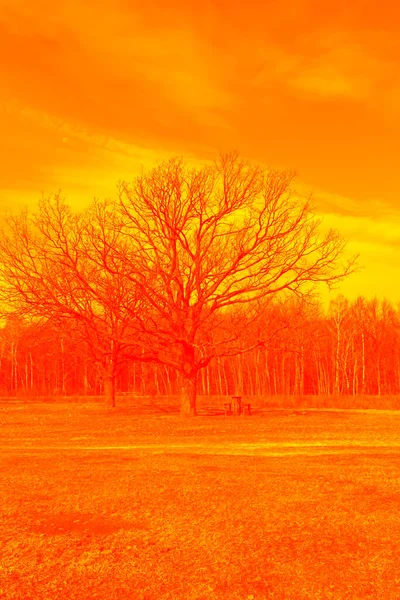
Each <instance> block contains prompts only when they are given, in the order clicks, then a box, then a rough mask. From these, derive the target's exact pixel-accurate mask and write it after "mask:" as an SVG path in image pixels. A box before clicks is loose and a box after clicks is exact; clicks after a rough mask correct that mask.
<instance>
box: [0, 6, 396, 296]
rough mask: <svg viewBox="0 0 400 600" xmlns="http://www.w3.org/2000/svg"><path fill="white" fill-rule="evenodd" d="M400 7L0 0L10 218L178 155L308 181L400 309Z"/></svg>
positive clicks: (350, 285)
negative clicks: (289, 172)
mask: <svg viewBox="0 0 400 600" xmlns="http://www.w3.org/2000/svg"><path fill="white" fill-rule="evenodd" d="M399 30H400V4H399V3H394V2H393V3H386V2H385V1H380V2H379V3H378V2H376V0H371V1H370V2H368V3H367V2H365V1H363V2H361V1H359V0H352V1H351V2H349V1H348V0H346V1H344V2H341V1H338V0H335V1H334V2H332V1H331V0H324V2H320V1H319V0H316V1H315V2H313V1H308V2H305V1H301V0H299V1H296V2H294V1H291V0H286V2H279V1H275V2H273V1H269V2H268V1H266V2H260V1H259V0H248V1H247V2H246V3H245V2H243V1H242V0H240V1H236V0H229V1H228V0H218V1H209V0H203V1H202V2H196V3H194V2H193V3H191V2H187V1H185V0H175V1H172V2H169V1H163V2H140V3H139V2H136V1H135V0H133V1H132V0H76V1H75V0H65V1H64V2H54V1H52V2H49V1H47V0H36V1H35V2H32V0H0V55H1V57H2V59H1V61H0V131H1V137H0V211H1V212H3V213H4V212H5V211H7V210H9V209H10V208H11V209H15V208H19V207H20V206H24V205H28V206H32V207H34V206H35V204H36V202H37V201H38V200H39V198H40V197H41V196H42V195H50V194H53V193H55V192H57V191H58V190H61V191H62V194H63V196H64V197H66V199H67V200H68V201H69V203H70V204H71V205H72V206H74V207H75V208H80V207H84V206H85V205H87V204H89V202H90V201H91V200H92V199H93V198H94V197H97V198H106V197H110V196H113V195H115V193H116V186H117V182H118V181H119V180H121V179H124V180H125V179H128V180H130V179H133V178H134V176H135V175H136V174H137V173H138V172H139V169H140V168H141V167H142V166H144V167H145V168H146V169H148V168H151V167H152V166H154V165H155V164H156V163H157V161H159V160H161V159H163V158H168V157H170V156H173V155H182V156H184V157H185V158H186V159H187V160H188V161H189V162H193V163H194V164H198V163H202V162H204V161H211V160H214V159H215V158H216V157H217V155H218V154H219V153H220V152H221V151H222V152H225V151H231V150H238V151H239V152H240V153H241V155H242V156H243V157H244V158H246V159H249V160H251V161H252V162H256V163H260V164H262V165H265V166H271V167H274V168H282V169H286V168H289V169H294V170H295V171H296V172H297V179H296V182H295V188H296V189H297V190H298V193H299V194H300V195H307V194H309V193H312V197H313V203H314V206H315V211H316V213H317V214H318V215H319V216H322V217H323V219H324V221H323V223H324V225H323V227H324V228H327V227H335V228H336V229H338V230H339V232H340V233H341V234H342V235H343V236H344V237H346V239H348V240H349V242H348V246H347V248H348V253H349V254H354V253H359V254H360V258H359V264H360V266H361V270H360V272H358V273H356V274H354V275H352V276H351V277H350V278H348V279H347V280H346V281H345V282H344V283H343V284H341V286H340V288H339V289H338V292H340V293H343V294H344V295H346V296H347V297H349V298H351V299H353V298H356V297H357V296H359V295H363V296H366V297H368V298H372V297H374V296H378V297H381V298H383V297H386V298H388V299H390V300H391V301H393V302H396V303H397V302H400V277H399V265H400V195H399V194H400V168H399V166H398V162H399V148H398V146H399V140H400V66H399V65H400V35H399V34H400V31H399Z"/></svg>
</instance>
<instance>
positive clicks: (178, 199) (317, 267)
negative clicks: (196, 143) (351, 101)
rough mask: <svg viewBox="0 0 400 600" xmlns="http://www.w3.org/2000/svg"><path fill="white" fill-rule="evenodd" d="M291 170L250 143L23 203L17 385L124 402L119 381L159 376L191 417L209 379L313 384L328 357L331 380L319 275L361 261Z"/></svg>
mask: <svg viewBox="0 0 400 600" xmlns="http://www.w3.org/2000/svg"><path fill="white" fill-rule="evenodd" d="M293 178H294V173H292V172H289V171H282V172H281V171H273V170H267V169H263V168H261V167H259V166H257V165H252V164H250V163H248V162H247V161H244V160H242V159H241V158H240V157H239V155H238V154H237V153H231V154H225V155H221V156H220V158H219V159H218V160H217V161H216V162H215V163H213V164H211V165H207V166H204V167H201V168H190V167H189V166H188V165H187V164H186V163H185V162H184V161H183V159H181V158H174V159H171V160H169V161H166V162H163V163H161V164H159V165H158V166H157V167H156V168H154V169H153V170H151V171H150V172H149V173H147V174H146V173H142V174H141V175H140V176H138V177H137V178H136V179H135V180H134V181H133V182H131V183H128V182H121V183H120V184H119V186H118V195H117V197H116V198H115V199H112V200H105V201H99V200H94V201H93V202H92V204H91V205H90V206H89V207H88V208H87V209H86V210H83V211H80V212H76V211H73V210H72V209H71V207H70V206H69V205H68V203H67V202H66V201H65V200H64V199H63V198H62V197H61V195H60V194H57V195H56V196H54V197H51V198H43V199H42V200H41V201H40V202H39V206H38V210H37V211H36V212H33V213H32V212H29V211H28V210H24V211H22V212H21V213H19V214H11V215H9V216H8V217H7V218H6V220H5V223H4V226H3V228H2V230H1V233H0V279H1V287H0V302H1V307H2V314H3V319H4V320H5V326H4V329H3V330H2V344H3V345H2V348H3V350H2V358H1V360H2V361H4V362H2V369H1V373H2V375H1V376H2V378H3V380H4V383H3V384H2V385H3V386H4V390H5V391H6V392H7V393H13V392H16V391H17V390H18V389H21V388H23V389H25V390H26V391H28V390H30V391H32V392H35V391H36V390H48V392H50V393H55V390H58V391H59V390H61V392H62V393H68V390H74V391H75V392H76V391H82V390H83V391H84V393H88V391H89V390H95V391H96V393H97V391H98V390H101V391H103V392H104V393H105V395H106V396H107V399H108V401H109V402H110V404H111V405H112V406H114V405H115V396H116V391H117V389H122V388H124V389H126V390H127V391H131V390H132V389H133V390H134V391H138V390H139V389H140V390H142V391H144V392H148V391H149V389H150V388H149V386H153V387H152V389H153V388H154V389H155V390H156V392H154V393H176V392H178V393H179V395H180V397H181V412H182V414H184V415H195V414H196V396H197V393H198V391H199V390H200V392H202V393H204V392H205V393H207V394H209V393H214V392H216V393H231V391H232V389H233V388H235V389H236V388H239V387H240V388H243V393H247V390H251V389H252V390H253V392H254V393H262V394H264V393H277V390H278V389H281V387H282V385H286V387H287V390H288V392H289V391H290V390H291V389H294V387H296V389H297V388H298V389H299V390H305V389H306V387H307V386H309V385H311V383H310V382H311V380H312V381H314V380H315V377H313V378H311V379H310V377H309V375H307V374H308V373H309V372H310V371H309V369H310V368H311V367H310V365H311V363H312V360H314V359H312V357H316V356H318V357H319V358H318V359H316V358H315V361H316V362H315V361H314V362H315V364H314V367H313V368H317V371H318V373H317V378H316V380H317V382H318V386H319V387H321V385H324V386H325V387H326V386H328V383H327V382H325V383H324V384H322V382H323V381H325V379H326V378H327V377H328V364H327V363H326V361H327V360H328V358H327V355H326V356H325V363H324V361H323V359H322V355H321V356H320V353H321V350H320V348H319V346H318V345H316V344H315V342H316V340H317V338H316V337H315V336H313V340H314V346H313V349H312V351H311V350H308V346H307V344H308V343H311V340H309V339H308V335H309V328H308V327H303V326H302V325H301V323H302V322H303V321H302V319H303V320H304V319H306V315H308V314H309V310H310V308H306V307H310V306H312V298H313V294H314V293H315V290H316V289H317V288H318V286H319V285H321V284H326V285H328V286H330V287H331V286H332V285H334V284H336V283H338V282H340V281H341V280H343V278H344V277H346V276H348V275H349V274H351V273H352V272H353V271H354V269H355V265H356V258H355V257H353V258H350V259H348V260H346V261H345V260H344V259H343V252H344V249H345V241H344V240H343V239H342V238H341V236H340V235H339V234H338V233H337V232H336V231H334V230H329V231H328V232H326V233H324V234H323V233H322V232H321V227H320V225H321V222H320V220H318V219H316V218H315V216H314V213H313V209H312V204H311V200H310V199H304V198H301V197H299V196H298V195H296V193H295V192H294V191H293V189H292V187H291V186H292V181H293ZM313 310H314V309H313ZM288 311H289V312H288ZM311 312H312V311H311ZM310 314H311V313H310ZM312 314H314V313H312ZM301 315H303V316H301ZM310 318H311V317H310ZM307 319H309V316H307ZM318 319H319V321H318ZM318 319H317V321H315V323H317V322H318V323H319V325H318V328H319V329H318V331H322V330H323V328H322V329H321V327H320V325H321V323H322V321H323V320H322V321H321V318H320V317H318ZM335 319H336V320H335ZM335 319H334V320H333V321H332V323H335V327H336V329H335V331H336V333H337V336H338V341H337V354H336V355H335V356H336V359H335V360H336V362H335V365H336V366H335V369H336V371H335V386H336V387H335V390H337V389H339V388H340V386H342V375H343V373H347V371H348V364H347V363H346V366H343V360H344V359H343V356H344V355H343V348H344V347H345V345H346V343H347V342H346V341H345V335H346V334H345V332H344V328H345V323H346V320H345V318H344V317H343V319H342V317H340V318H339V316H336V317H335ZM297 320H298V327H297V326H296V327H294V323H295V322H296V323H297ZM320 321H321V323H320ZM304 322H305V321H304ZM307 322H308V321H307ZM309 322H310V323H311V321H309ZM313 322H314V321H313ZM321 326H322V325H321ZM323 339H324V336H323V335H322V337H321V340H319V338H318V344H322V345H323V344H324V342H323ZM365 344H366V342H365V340H364V352H367V351H366V350H365V348H367V345H365ZM321 348H322V346H321ZM325 350H326V348H325ZM345 356H346V357H347V354H346V353H345ZM363 356H364V358H363V363H362V364H363V365H364V367H365V364H364V363H365V361H366V355H365V354H364V355H363ZM346 360H347V358H346ZM340 361H342V362H340ZM349 364H350V362H349ZM5 365H7V368H6V366H5ZM3 366H4V368H3ZM356 370H357V372H358V370H359V367H358V366H357V369H356ZM365 372H366V371H365ZM324 378H325V379H324ZM346 381H347V379H346ZM351 381H353V379H352V380H351ZM363 381H364V383H365V377H364V379H363ZM284 382H285V383H284ZM346 385H347V384H346Z"/></svg>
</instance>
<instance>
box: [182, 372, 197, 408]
mask: <svg viewBox="0 0 400 600" xmlns="http://www.w3.org/2000/svg"><path fill="white" fill-rule="evenodd" d="M196 396H197V374H195V375H192V376H191V377H189V376H182V378H181V416H182V417H195V416H196V415H197V411H196Z"/></svg>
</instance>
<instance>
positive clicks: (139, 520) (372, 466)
mask: <svg viewBox="0 0 400 600" xmlns="http://www.w3.org/2000/svg"><path fill="white" fill-rule="evenodd" d="M120 404H121V406H120V407H118V408H116V409H114V410H112V409H108V408H106V407H103V406H101V405H100V404H94V403H93V404H45V403H43V404H35V403H22V402H20V403H18V402H7V401H2V402H1V404H0V440H1V444H0V472H1V474H2V475H1V479H0V501H1V507H0V510H1V519H0V598H1V599H2V600H36V599H40V600H47V599H48V600H58V599H59V600H61V599H62V600H86V599H88V600H95V599H98V600H106V599H107V600H130V599H132V600H153V599H154V600H264V599H274V600H278V599H279V600H305V599H310V600H311V599H312V600H318V599H321V600H325V599H330V598H332V599H335V600H339V599H340V600H346V599H348V600H357V599H363V600H364V599H371V600H400V559H399V555H400V547H399V539H400V433H399V432H400V412H395V411H362V410H359V411H355V410H354V411H353V410H352V411H350V410H349V411H335V410H304V409H302V410H301V411H294V410H286V411H285V410H264V411H258V412H256V414H255V415H253V416H251V417H249V416H241V417H232V416H229V417H224V416H219V415H216V414H215V413H216V412H217V411H216V410H215V409H214V410H210V411H209V415H207V414H204V415H203V416H200V417H197V418H195V419H190V420H183V419H181V418H180V417H179V416H178V415H177V414H176V410H174V408H173V407H168V406H166V405H165V403H164V405H162V404H161V402H160V405H159V407H156V406H154V404H153V405H152V406H148V405H146V406H144V405H142V406H140V405H138V404H132V403H130V402H129V401H128V400H124V401H123V402H122V403H120ZM204 412H207V411H204Z"/></svg>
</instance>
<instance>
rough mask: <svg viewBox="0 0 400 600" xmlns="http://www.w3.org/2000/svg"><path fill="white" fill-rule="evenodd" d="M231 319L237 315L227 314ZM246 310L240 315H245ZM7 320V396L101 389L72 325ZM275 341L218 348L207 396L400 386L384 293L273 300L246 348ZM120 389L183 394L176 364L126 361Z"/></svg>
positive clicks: (1, 363)
mask: <svg viewBox="0 0 400 600" xmlns="http://www.w3.org/2000/svg"><path fill="white" fill-rule="evenodd" d="M230 318H231V317H230ZM240 318H241V319H243V318H244V317H243V316H242V315H241V317H240ZM67 325H68V322H66V324H65V327H64V329H60V326H57V327H52V324H51V322H47V323H40V324H30V325H29V324H26V323H24V322H23V320H21V319H10V320H8V322H7V323H6V324H5V326H4V327H3V328H2V329H1V331H0V394H1V395H2V396H50V395H61V396H66V395H98V394H103V393H104V383H103V377H102V371H101V369H100V368H99V365H98V363H97V362H96V360H95V357H91V351H90V348H89V347H88V345H87V344H85V342H83V341H82V339H81V337H80V336H79V335H77V332H76V331H75V329H74V328H68V326H67ZM260 334H261V335H262V337H263V339H266V340H269V341H268V343H266V344H265V345H264V347H261V346H260V347H257V348H255V349H253V350H251V351H249V352H246V353H243V354H238V355H236V356H231V357H229V356H226V357H220V358H218V359H216V360H215V361H213V362H210V364H208V366H207V367H205V368H204V369H202V370H201V372H200V377H199V381H198V392H199V394H202V395H227V394H234V393H243V394H244V395H249V396H252V395H276V394H277V395H282V394H316V395H319V394H322V395H326V394H335V393H337V394H344V395H346V394H349V395H356V394H373V395H381V394H382V395H383V394H398V393H399V392H400V308H399V307H395V306H393V305H392V304H390V303H389V302H388V301H386V300H383V301H379V300H376V299H375V300H366V299H364V298H358V299H357V300H356V301H354V302H350V301H348V300H347V299H346V298H344V297H339V298H338V299H336V300H335V301H333V302H332V303H331V305H330V307H329V309H328V311H326V313H324V312H323V311H322V309H321V308H320V307H319V306H318V305H317V304H315V303H314V304H310V303H305V302H301V301H298V300H292V301H290V302H285V303H280V304H278V303H274V302H271V303H270V304H269V305H268V306H267V307H265V309H264V311H263V314H262V315H260V316H259V318H258V319H257V320H256V321H252V322H250V321H249V324H248V328H247V335H244V334H243V335H242V338H241V343H242V344H243V347H246V346H249V345H251V344H252V341H253V339H252V338H254V336H258V337H259V336H260ZM116 389H117V393H118V392H126V393H130V394H136V395H146V396H156V395H157V396H159V395H175V394H178V393H179V383H178V380H177V372H176V370H174V369H172V368H171V367H168V366H166V365H157V364H146V363H145V362H137V361H133V360H129V359H127V360H124V361H123V362H122V364H120V365H119V367H118V372H117V375H116Z"/></svg>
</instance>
